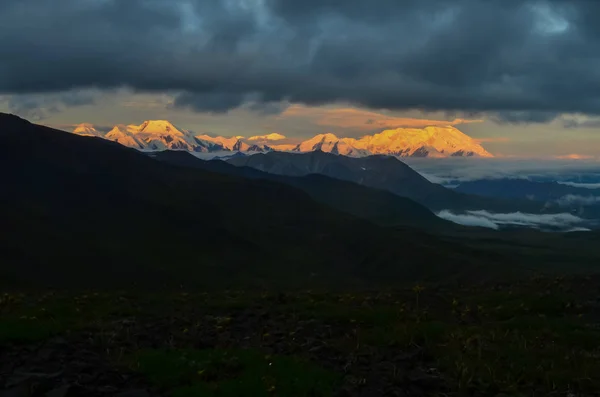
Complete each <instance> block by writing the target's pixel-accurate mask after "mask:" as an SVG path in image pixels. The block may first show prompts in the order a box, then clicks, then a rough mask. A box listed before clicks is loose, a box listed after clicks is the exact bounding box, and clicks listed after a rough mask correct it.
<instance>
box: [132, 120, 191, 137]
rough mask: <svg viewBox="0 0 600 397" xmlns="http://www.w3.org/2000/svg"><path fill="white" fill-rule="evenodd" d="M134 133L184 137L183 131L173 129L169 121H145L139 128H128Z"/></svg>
mask: <svg viewBox="0 0 600 397" xmlns="http://www.w3.org/2000/svg"><path fill="white" fill-rule="evenodd" d="M129 127H130V129H131V130H132V131H131V132H134V133H144V134H167V135H178V136H183V135H185V133H184V131H185V130H183V129H179V128H177V127H175V126H174V125H173V124H172V123H171V122H170V121H167V120H147V121H144V122H143V123H142V124H141V125H139V126H134V125H132V126H129Z"/></svg>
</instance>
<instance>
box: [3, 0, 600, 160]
mask: <svg viewBox="0 0 600 397" xmlns="http://www.w3.org/2000/svg"><path fill="white" fill-rule="evenodd" d="M598 15H600V2H597V1H591V0H568V1H567V0H405V1H398V0H372V1H370V2H366V1H363V0H303V1H297V0H126V1H124V0H61V1H47V0H2V1H1V2H0V53H1V54H2V58H1V59H0V111H5V112H11V113H16V114H18V115H21V116H23V117H26V118H28V119H31V120H35V121H37V122H40V123H44V124H48V125H53V126H58V127H62V128H65V129H67V128H69V126H72V125H74V124H78V123H83V122H88V123H93V124H95V125H97V126H99V128H108V127H110V126H113V125H115V124H121V123H124V124H140V123H141V122H142V121H144V120H147V119H168V120H170V121H171V122H173V123H174V124H175V125H177V126H181V127H182V128H185V129H189V130H192V131H195V132H199V133H212V134H215V135H226V136H233V135H244V136H250V135H261V134H265V133H271V132H279V133H282V134H284V135H286V136H290V137H297V138H307V137H311V136H313V135H315V134H317V133H323V132H334V133H336V134H337V135H339V136H352V137H357V136H361V135H364V134H369V133H373V132H378V131H381V130H383V129H386V128H396V127H404V126H417V127H418V126H424V125H436V124H452V125H455V126H456V127H457V128H459V129H460V130H461V131H463V132H465V133H467V134H468V135H470V136H472V137H473V138H475V139H478V140H480V141H481V143H482V145H483V146H484V147H485V148H486V149H487V150H489V151H490V152H492V153H493V154H495V155H497V156H500V157H544V156H549V157H553V156H554V157H556V156H562V157H564V156H572V157H574V155H578V156H580V157H589V156H593V157H595V156H599V155H600V134H599V132H600V24H598V23H597V16H598Z"/></svg>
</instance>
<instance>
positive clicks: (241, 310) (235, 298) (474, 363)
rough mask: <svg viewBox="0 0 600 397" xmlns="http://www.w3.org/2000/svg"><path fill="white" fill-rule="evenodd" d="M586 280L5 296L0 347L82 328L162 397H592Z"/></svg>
mask: <svg viewBox="0 0 600 397" xmlns="http://www.w3.org/2000/svg"><path fill="white" fill-rule="evenodd" d="M599 283H600V279H596V278H583V277H582V278H570V279H561V278H534V279H531V280H529V281H527V282H522V283H516V284H511V285H508V286H502V285H485V286H481V287H477V288H469V289H466V288H452V289H444V288H438V287H435V286H427V285H425V286H421V285H419V286H417V287H415V288H412V289H406V290H389V291H383V292H365V291H349V292H346V293H328V292H320V291H298V292H295V293H289V294H282V293H275V292H258V291H238V290H236V291H223V292H218V293H215V292H212V293H202V292H197V293H187V292H176V293H168V294H167V293H162V294H158V295H154V296H150V295H142V294H125V293H117V292H111V293H93V292H87V293H80V294H76V295H75V294H66V293H62V294H57V293H45V294H39V293H34V294H31V293H27V294H4V295H2V301H1V302H2V304H1V306H0V307H1V312H0V314H1V320H0V345H2V344H6V343H14V342H17V341H18V342H20V343H34V342H35V341H36V340H45V339H47V338H49V337H52V336H53V335H62V336H63V337H64V338H66V339H67V340H70V339H72V338H77V337H78V335H81V334H85V335H88V336H87V337H86V338H87V339H86V342H85V343H87V344H89V349H91V350H97V351H100V352H102V354H104V355H105V356H106V359H107V360H109V362H111V363H112V364H111V365H113V366H114V367H115V368H120V371H133V372H135V373H139V374H141V375H142V376H143V377H144V379H146V381H147V382H148V383H149V384H151V385H154V386H155V387H157V388H158V389H159V390H162V391H163V392H165V393H168V394H169V395H171V396H192V395H201V396H234V395H252V396H261V395H264V396H271V395H276V396H330V395H337V394H336V393H337V392H338V391H340V390H362V391H364V392H365V393H366V392H377V391H379V392H380V391H381V390H383V389H385V388H396V389H397V390H403V391H405V392H407V391H411V390H413V389H412V388H413V387H420V388H421V389H419V390H421V391H423V390H425V391H427V392H431V393H437V392H440V393H441V392H443V393H446V394H447V395H473V394H480V395H496V394H500V393H505V394H508V395H519V393H520V394H523V393H526V394H528V395H529V392H530V391H534V392H535V393H536V395H538V394H539V395H549V394H559V395H561V394H566V393H574V394H575V395H593V393H596V392H597V391H598V390H600V379H599V378H598V377H597V376H596V374H598V373H600V360H598V358H600V348H599V346H600V316H598V307H597V297H596V296H595V295H594V291H596V290H597V288H598V285H599ZM199 346H200V347H199ZM386 390H387V389H386ZM242 391H244V392H245V393H246V394H243V393H242Z"/></svg>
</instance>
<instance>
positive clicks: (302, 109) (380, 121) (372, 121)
mask: <svg viewBox="0 0 600 397" xmlns="http://www.w3.org/2000/svg"><path fill="white" fill-rule="evenodd" d="M281 116H282V117H304V118H308V119H312V120H314V122H315V123H316V124H318V125H322V126H329V127H341V128H353V129H358V130H364V131H372V130H378V129H390V128H423V127H429V126H440V127H441V126H454V125H458V124H466V123H479V122H482V121H483V120H467V119H454V120H451V121H450V120H429V119H417V118H406V117H394V116H388V115H385V114H382V113H377V112H372V111H368V110H362V109H356V108H335V109H327V108H313V107H308V106H302V105H292V106H290V107H289V108H287V109H286V110H285V111H284V112H283V113H282V114H281Z"/></svg>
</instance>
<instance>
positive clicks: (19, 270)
mask: <svg viewBox="0 0 600 397" xmlns="http://www.w3.org/2000/svg"><path fill="white" fill-rule="evenodd" d="M88 132H89V135H92V136H87V137H82V136H77V135H75V134H71V133H67V132H63V131H60V130H56V129H52V128H49V127H45V126H40V125H36V124H32V123H29V122H28V121H26V120H23V119H21V118H19V117H17V116H13V115H6V114H2V113H0V145H1V146H0V147H2V149H3V153H2V156H0V167H2V169H4V170H7V172H6V173H5V177H4V179H3V189H0V224H2V228H1V231H0V262H1V263H2V266H0V284H5V285H9V286H11V287H16V286H23V285H26V286H46V287H70V288H78V289H82V288H88V287H99V286H102V287H111V288H121V287H131V286H138V287H140V288H141V287H151V288H156V287H166V288H170V287H177V288H186V287H193V286H204V287H206V288H210V287H214V288H225V287H229V286H230V287H236V286H238V287H239V286H243V287H244V288H248V287H249V288H252V287H259V288H266V287H269V286H278V287H282V286H285V287H286V288H289V287H294V286H295V287H303V288H305V287H306V286H307V285H310V286H311V288H316V287H319V286H323V287H326V288H340V287H343V286H368V285H370V286H374V285H377V286H384V285H398V283H414V282H415V281H439V280H445V281H446V282H447V281H449V280H463V281H468V280H471V279H477V280H482V279H496V278H498V277H506V276H509V275H512V274H515V275H516V274H523V272H525V273H530V272H532V271H535V269H544V271H549V270H550V269H553V268H554V269H558V268H560V269H566V268H568V269H572V270H573V271H575V270H576V269H582V268H583V267H589V266H595V264H596V263H597V261H598V255H597V249H596V248H595V247H596V245H597V243H596V241H597V235H596V234H595V232H589V233H587V234H586V233H584V234H583V235H579V234H577V233H574V234H570V235H569V236H563V235H561V234H558V233H557V234H554V235H553V234H548V233H541V232H537V231H534V230H510V231H502V230H501V231H491V230H481V228H471V227H460V226H457V227H453V228H452V229H451V231H448V229H446V226H445V225H447V222H445V221H442V220H435V219H434V218H433V217H432V213H431V211H429V210H428V209H426V208H425V207H423V206H422V205H420V204H419V203H416V202H414V201H412V200H411V199H409V198H403V197H399V196H398V195H397V194H393V193H392V192H391V191H389V189H381V188H376V187H375V186H367V184H373V185H375V181H377V179H376V178H375V176H374V174H375V171H377V170H378V171H377V172H381V171H385V170H386V167H387V168H389V169H391V170H392V172H391V175H396V176H394V177H393V178H391V177H389V178H391V179H390V181H396V182H399V183H407V184H410V183H412V182H411V179H412V177H413V176H414V175H413V174H412V173H415V172H414V171H412V170H411V169H410V168H409V167H407V166H406V165H403V164H402V163H401V162H400V161H399V160H398V159H396V158H393V157H390V156H381V155H380V156H370V157H368V158H365V159H362V158H358V159H357V158H351V157H346V156H336V155H333V154H329V153H322V152H319V151H317V152H312V153H304V154H290V153H279V152H269V153H266V154H258V155H256V156H242V158H244V157H248V158H257V159H261V158H262V159H263V160H262V161H264V159H267V160H268V159H272V158H273V157H272V156H280V155H286V156H296V158H301V159H303V160H294V162H295V161H300V162H301V163H302V162H304V163H308V164H310V163H327V162H329V165H327V166H326V168H327V169H328V170H333V171H335V172H336V173H337V175H338V176H340V175H344V173H348V172H350V174H346V175H351V174H354V173H355V171H356V168H355V165H356V164H360V163H359V162H360V161H363V160H364V161H368V162H367V163H364V164H362V165H363V166H364V165H365V164H367V165H369V164H372V165H373V167H374V172H373V173H372V174H371V175H369V178H368V179H365V180H361V182H368V183H362V184H360V183H357V182H354V181H351V180H348V179H346V180H345V181H344V180H337V179H335V178H332V177H330V176H327V175H324V174H321V175H314V173H312V172H307V173H306V175H297V176H291V175H277V174H275V173H272V174H268V175H267V174H265V173H264V172H262V171H260V170H258V169H255V168H250V167H244V166H242V165H240V166H239V167H238V166H234V165H232V164H228V163H226V162H224V161H221V160H211V161H204V160H200V159H198V158H196V157H195V156H192V155H191V154H189V153H186V152H185V151H163V152H150V153H143V152H140V151H139V150H135V149H131V148H128V147H125V146H123V145H120V144H118V143H115V142H111V141H108V140H106V139H101V138H99V137H97V136H93V131H88ZM329 159H338V160H339V159H342V160H343V161H347V160H351V161H353V162H354V163H353V164H354V165H348V164H344V163H341V164H337V165H336V163H335V162H333V161H332V160H329ZM344 159H346V160H344ZM392 160H393V162H392ZM269 161H272V160H269ZM290 164H291V165H290V168H289V169H291V170H293V169H298V167H299V166H300V164H295V163H290ZM374 164H378V165H377V167H376V168H375V165H374ZM398 164H400V165H398ZM364 168H367V167H364ZM324 169H325V168H324ZM359 169H360V167H359ZM309 171H310V170H309ZM362 171H364V170H362ZM411 172H412V173H411ZM402 173H404V176H405V177H404V179H402V178H399V176H398V175H402ZM358 174H360V173H358ZM415 174H416V173H415ZM416 175H418V174H416ZM415 183H416V182H415ZM419 183H420V182H419ZM413 186H418V184H415V185H413ZM423 186H426V185H423ZM429 188H431V189H438V190H435V191H434V190H432V193H433V194H438V193H440V192H443V190H439V188H435V187H433V186H430V187H429ZM442 189H443V188H442ZM386 190H388V191H387V192H386ZM454 194H456V195H458V193H457V192H454ZM448 197H449V196H448ZM457 197H460V196H457ZM388 215H389V216H390V217H391V218H392V219H387V216H388ZM430 222H433V223H430ZM436 222H437V223H436ZM438 225H441V226H442V229H439V228H438ZM421 227H424V228H421ZM440 230H441V231H440ZM556 247H560V250H557V249H556Z"/></svg>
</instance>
